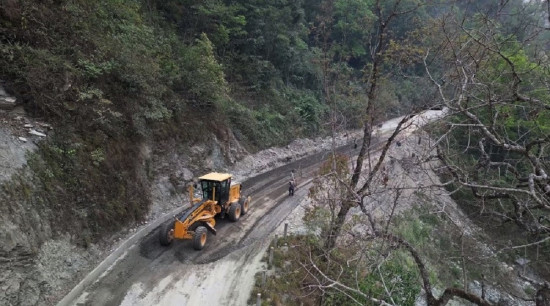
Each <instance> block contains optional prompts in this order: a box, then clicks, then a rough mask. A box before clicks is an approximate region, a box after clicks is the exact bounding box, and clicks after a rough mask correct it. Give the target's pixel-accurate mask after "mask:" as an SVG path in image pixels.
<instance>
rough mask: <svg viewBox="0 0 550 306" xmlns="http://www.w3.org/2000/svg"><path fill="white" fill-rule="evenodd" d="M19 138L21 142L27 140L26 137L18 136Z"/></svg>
mask: <svg viewBox="0 0 550 306" xmlns="http://www.w3.org/2000/svg"><path fill="white" fill-rule="evenodd" d="M19 140H21V141H22V142H27V138H25V137H19Z"/></svg>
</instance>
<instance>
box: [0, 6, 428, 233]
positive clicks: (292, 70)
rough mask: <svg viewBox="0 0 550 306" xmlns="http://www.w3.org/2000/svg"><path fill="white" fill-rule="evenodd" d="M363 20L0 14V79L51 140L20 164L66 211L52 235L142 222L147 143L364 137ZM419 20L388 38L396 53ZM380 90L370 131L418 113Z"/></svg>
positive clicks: (319, 10)
mask: <svg viewBox="0 0 550 306" xmlns="http://www.w3.org/2000/svg"><path fill="white" fill-rule="evenodd" d="M410 5H416V4H415V3H414V2H410ZM372 9H373V7H372V3H371V2H369V1H337V2H335V3H334V5H333V7H331V8H330V9H329V8H328V7H326V4H325V3H324V2H321V1H286V0H284V1H275V2H268V3H265V2H263V1H242V2H240V1H176V0H174V1H134V0H113V1H94V2H90V1H11V0H8V1H3V2H2V4H1V7H0V14H1V15H0V17H1V18H0V22H1V23H0V41H1V45H0V53H1V57H0V79H1V80H2V82H3V83H4V85H5V87H6V89H7V90H8V91H9V92H10V93H11V94H13V95H14V96H16V97H17V98H18V100H19V101H20V102H22V104H23V105H24V107H25V110H26V111H27V112H28V113H29V114H31V115H32V116H35V117H37V118H41V119H43V120H47V121H49V122H51V123H52V124H53V125H54V129H55V134H54V136H53V137H51V139H49V141H47V142H44V143H42V144H41V150H40V153H39V155H40V156H34V157H33V158H31V161H30V163H29V164H30V166H31V168H32V169H33V171H34V172H35V173H37V175H38V177H39V182H40V184H41V185H42V187H40V188H39V189H41V190H39V192H40V193H41V196H40V197H38V199H37V201H40V202H45V203H42V204H41V205H46V206H51V207H56V206H57V205H59V206H61V207H67V208H68V209H63V211H64V212H65V213H64V214H61V215H60V217H62V218H63V220H64V221H63V222H61V223H58V224H66V223H67V222H68V220H73V219H74V218H78V217H76V216H78V215H79V214H74V212H75V211H80V210H81V209H86V210H88V208H90V207H91V208H92V209H91V211H90V212H89V215H88V216H87V217H86V219H87V221H86V220H80V219H79V220H75V222H76V223H77V224H80V223H82V222H84V223H85V224H86V225H85V227H86V231H84V232H86V233H88V235H89V236H90V237H88V238H87V239H89V238H91V237H94V236H95V235H96V234H97V233H100V232H104V231H110V230H115V229H116V228H118V226H120V221H119V220H130V221H131V220H138V219H140V218H141V217H142V216H143V214H144V213H145V212H146V211H147V207H148V200H147V199H148V187H147V185H148V178H147V173H146V172H147V171H146V170H144V169H142V166H141V165H142V164H143V160H142V158H140V154H139V150H140V144H142V143H143V142H145V141H150V140H155V141H156V142H158V143H162V141H163V140H167V139H176V140H177V141H178V142H182V143H187V144H193V143H196V142H200V141H203V139H204V137H209V136H208V135H210V134H214V135H216V134H217V135H218V136H219V137H220V138H222V139H223V138H224V137H223V133H224V131H225V129H227V128H230V129H231V130H232V132H233V133H234V134H235V136H236V137H237V139H238V140H239V141H240V142H242V143H243V144H244V145H245V146H246V147H247V148H249V150H250V151H254V150H257V149H261V148H266V147H268V146H272V145H281V144H285V143H287V142H288V141H290V140H292V139H294V138H295V137H304V136H306V137H307V136H314V135H321V134H326V133H328V132H330V127H329V126H328V125H327V124H326V122H327V121H328V118H329V117H330V111H329V110H330V109H331V108H332V109H338V114H339V115H338V116H339V118H338V119H337V120H338V122H339V128H340V129H349V128H358V127H360V126H361V124H362V120H363V116H364V114H365V110H364V107H363V105H364V103H365V101H366V99H367V98H366V97H365V90H366V84H365V70H366V69H368V67H369V63H370V62H371V50H369V45H368V43H367V42H368V40H369V36H370V35H372V34H373V33H374V31H375V30H374V28H373V22H374V20H375V18H376V17H375V16H374V15H373V12H372ZM329 10H330V11H329ZM426 14H427V13H426V10H424V9H423V10H419V11H418V12H417V13H415V14H414V15H411V16H409V17H408V20H403V21H402V23H401V24H395V25H394V26H392V29H391V31H392V33H393V34H392V35H395V39H403V38H404V36H405V35H406V33H407V32H408V31H410V30H412V28H410V27H409V22H414V23H416V24H417V25H418V27H420V26H421V25H422V24H423V23H422V22H421V20H423V19H424V18H425V15H426ZM409 51H411V50H409ZM413 51H414V50H413ZM395 53H396V54H397V53H400V51H399V50H396V51H395ZM394 56H396V57H400V58H403V56H404V55H403V54H400V55H394ZM408 61H409V60H406V61H405V62H408ZM396 63H397V62H396ZM406 64H407V66H406V67H403V69H407V70H408V71H409V72H412V73H416V72H417V71H422V68H421V67H415V66H414V64H413V63H406ZM392 65H393V64H392ZM388 68H390V69H398V68H399V69H400V68H401V66H400V64H399V65H397V64H396V65H395V67H388ZM382 82H383V83H384V89H383V90H382V91H381V93H380V97H381V98H380V99H382V101H381V102H380V104H379V105H380V107H378V108H377V110H376V111H377V112H378V115H379V116H378V118H379V120H382V119H383V118H386V117H388V116H391V115H394V114H398V113H400V112H403V111H406V110H408V109H410V108H411V107H412V106H423V105H424V104H426V100H424V99H423V97H422V96H423V94H422V93H421V91H419V90H417V87H416V85H415V84H414V82H412V81H411V80H409V79H407V78H405V77H403V76H401V75H399V74H392V75H384V79H383V81H382ZM329 87H330V88H329ZM327 94H328V96H327ZM128 156H134V157H136V158H133V159H128ZM140 159H141V160H140ZM114 173H116V175H113V174H114ZM98 186H101V188H99V187H98ZM19 189H28V187H25V186H21V187H20V188H19ZM14 197H15V195H14ZM19 200H21V199H19ZM9 201H18V200H17V199H15V198H12V199H10V200H9ZM98 202H102V203H105V204H104V205H105V206H106V207H105V206H100V205H96V204H97V203H98ZM80 215H81V214H80ZM113 221H114V222H113ZM78 227H80V225H79V226H78Z"/></svg>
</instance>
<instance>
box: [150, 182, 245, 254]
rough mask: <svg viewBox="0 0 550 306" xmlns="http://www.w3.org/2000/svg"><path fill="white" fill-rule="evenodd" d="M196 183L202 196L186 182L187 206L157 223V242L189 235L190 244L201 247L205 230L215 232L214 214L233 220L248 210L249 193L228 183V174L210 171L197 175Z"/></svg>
mask: <svg viewBox="0 0 550 306" xmlns="http://www.w3.org/2000/svg"><path fill="white" fill-rule="evenodd" d="M199 184H200V187H201V191H202V199H201V198H195V197H194V187H193V186H190V187H189V200H190V204H191V207H190V208H189V209H187V210H185V211H183V212H182V213H181V214H179V215H176V216H175V220H174V222H170V223H167V224H164V225H163V226H162V227H161V229H160V232H159V240H160V244H161V245H165V246H166V245H170V244H171V243H172V241H173V240H174V239H191V240H192V244H193V248H194V249H195V250H202V248H204V245H205V244H206V239H207V236H208V232H210V233H212V234H214V235H216V229H215V228H214V227H215V225H216V216H218V217H221V218H225V217H228V218H229V220H231V221H233V222H235V221H237V220H239V218H240V217H241V216H242V215H245V214H246V213H247V212H248V208H249V204H250V197H247V198H245V197H243V196H242V195H241V184H233V185H231V175H230V174H227V173H216V172H212V173H209V174H206V175H204V176H201V177H200V178H199Z"/></svg>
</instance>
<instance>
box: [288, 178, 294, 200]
mask: <svg viewBox="0 0 550 306" xmlns="http://www.w3.org/2000/svg"><path fill="white" fill-rule="evenodd" d="M288 195H289V196H293V195H294V182H292V181H290V182H288Z"/></svg>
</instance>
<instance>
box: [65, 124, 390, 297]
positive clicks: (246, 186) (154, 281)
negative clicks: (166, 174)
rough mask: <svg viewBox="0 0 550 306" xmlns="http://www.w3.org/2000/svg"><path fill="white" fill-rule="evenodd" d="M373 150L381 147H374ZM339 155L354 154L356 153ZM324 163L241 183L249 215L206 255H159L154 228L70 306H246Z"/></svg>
mask: <svg viewBox="0 0 550 306" xmlns="http://www.w3.org/2000/svg"><path fill="white" fill-rule="evenodd" d="M394 121H395V120H394ZM394 121H391V122H387V123H385V124H384V125H383V126H382V127H381V128H380V129H379V130H380V131H379V133H377V135H380V134H387V132H388V131H390V130H391V129H392V128H394V127H395V125H396V124H397V121H395V122H394ZM373 143H375V146H376V143H377V141H376V139H375V140H374V141H373ZM338 151H339V152H340V153H342V154H347V155H350V156H351V155H354V154H355V153H357V152H356V151H355V152H354V150H353V148H352V146H351V145H346V146H342V147H340V148H339V149H338ZM327 155H328V153H327V152H321V153H317V154H314V155H311V156H308V157H305V158H303V159H300V160H297V161H294V162H289V163H287V164H286V165H284V166H281V167H278V168H276V169H273V170H271V171H267V172H264V173H262V174H259V175H257V176H255V177H252V178H250V179H248V180H246V181H244V182H243V183H242V184H243V193H244V194H245V195H250V196H252V204H251V207H250V211H249V213H248V214H247V215H246V216H243V217H242V218H241V219H240V220H239V221H238V222H235V223H232V222H230V221H228V220H219V221H218V222H217V224H216V230H217V235H215V236H214V235H211V234H209V237H208V241H207V244H206V246H205V248H204V249H203V250H202V251H195V250H194V249H193V248H192V246H191V241H189V240H184V241H175V242H174V243H173V244H172V245H171V246H169V247H162V246H161V245H160V244H159V241H158V228H157V229H156V230H154V231H152V232H151V233H149V234H148V235H147V236H146V237H145V238H144V239H142V240H141V241H140V242H139V243H137V244H135V245H134V246H132V247H131V248H129V249H128V250H127V252H126V254H125V255H124V256H123V257H121V258H120V259H119V260H117V261H116V262H115V263H114V264H113V266H111V267H110V268H109V270H108V271H107V272H105V273H104V274H103V275H102V276H101V277H100V278H99V279H98V280H97V281H96V282H95V283H93V284H92V285H91V286H89V287H88V288H86V289H85V290H84V293H83V294H82V295H81V296H80V297H79V298H78V299H76V300H75V301H73V302H72V303H70V304H72V305H198V304H203V305H246V303H247V300H248V298H249V295H250V292H251V290H252V287H253V285H254V275H255V274H256V272H257V271H259V270H260V269H262V264H261V262H260V261H261V258H262V256H263V254H264V252H265V249H266V248H267V247H268V244H269V242H270V240H271V238H272V237H271V236H272V235H273V234H274V232H275V231H276V229H277V227H278V226H279V225H280V224H281V223H282V222H283V221H284V220H285V219H286V218H287V217H288V215H289V214H290V213H291V212H292V211H293V210H294V208H296V207H297V206H298V204H299V202H300V200H301V199H302V198H304V197H306V196H307V189H308V187H307V185H308V184H309V181H310V180H309V179H310V178H312V177H313V176H314V175H315V171H316V170H317V169H318V166H319V164H320V162H321V161H323V160H325V159H326V157H327ZM292 169H300V171H299V172H298V173H297V176H298V183H299V185H298V187H299V188H298V189H297V191H296V194H295V196H294V197H289V196H288V195H287V183H288V180H289V177H290V171H291V170H292Z"/></svg>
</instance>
